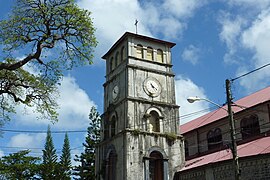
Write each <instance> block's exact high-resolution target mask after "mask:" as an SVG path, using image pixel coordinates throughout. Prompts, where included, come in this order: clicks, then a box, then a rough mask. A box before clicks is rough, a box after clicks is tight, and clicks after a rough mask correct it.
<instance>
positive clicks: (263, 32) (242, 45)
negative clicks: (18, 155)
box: [0, 0, 270, 157]
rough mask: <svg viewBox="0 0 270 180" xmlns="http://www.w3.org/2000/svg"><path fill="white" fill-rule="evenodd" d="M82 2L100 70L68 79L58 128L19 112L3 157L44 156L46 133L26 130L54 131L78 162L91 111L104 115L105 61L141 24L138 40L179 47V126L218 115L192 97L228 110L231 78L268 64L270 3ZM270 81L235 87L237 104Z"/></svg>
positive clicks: (262, 75)
mask: <svg viewBox="0 0 270 180" xmlns="http://www.w3.org/2000/svg"><path fill="white" fill-rule="evenodd" d="M76 2H77V4H78V5H79V6H80V7H81V8H84V9H87V10H89V11H91V12H92V14H91V17H92V18H93V22H94V26H95V28H96V33H95V35H96V37H97V40H98V42H99V44H98V46H97V47H96V49H95V53H94V55H95V57H94V64H93V65H90V66H87V67H80V68H75V69H73V70H70V71H67V72H65V76H64V78H63V80H62V82H61V86H60V87H59V91H60V97H59V99H58V103H59V105H60V109H59V114H60V116H59V121H58V122H57V123H55V124H52V123H50V122H48V120H37V119H36V118H35V117H36V114H35V113H33V112H32V111H29V110H25V109H24V108H22V107H18V108H17V114H16V115H15V116H14V117H13V118H12V120H11V121H10V122H9V123H6V124H5V125H4V126H3V127H2V130H4V134H3V135H2V137H0V157H1V156H3V155H7V154H9V153H13V152H17V151H19V150H22V149H30V150H32V153H33V154H34V155H36V156H41V155H42V153H41V150H42V149H43V148H44V142H45V137H46V133H31V132H23V131H45V132H46V130H47V127H48V124H50V126H51V130H52V135H53V141H54V145H55V148H56V149H57V153H58V155H59V156H60V154H61V149H62V145H63V139H64V133H62V132H64V131H69V133H68V135H69V139H70V146H71V154H72V155H73V156H74V155H75V154H78V153H80V152H81V151H82V150H83V147H82V143H83V142H84V140H85V135H86V129H87V127H88V124H89V120H88V114H89V112H90V108H91V106H96V107H97V109H98V111H99V112H100V114H102V113H103V83H104V82H105V78H104V76H105V61H104V60H103V59H101V57H102V55H104V54H105V53H106V52H107V51H108V50H109V48H110V47H111V46H112V45H113V44H114V43H115V42H116V41H117V40H118V39H119V38H120V37H121V36H122V35H123V34H124V33H125V32H126V31H129V32H133V33H135V31H136V27H135V25H134V23H135V20H136V19H137V20H138V34H141V35H146V36H150V37H153V38H157V39H161V40H165V41H170V42H174V43H176V46H174V47H173V48H172V63H173V71H174V73H175V85H176V100H177V104H178V105H179V106H180V110H179V111H180V117H181V118H180V122H181V124H183V123H186V122H188V121H190V120H192V119H195V118H196V117H198V116H201V115H203V114H202V113H198V112H203V113H206V112H208V111H209V109H213V108H216V107H213V105H211V104H209V103H208V102H203V101H201V102H196V103H193V104H189V103H188V102H187V101H186V99H187V97H189V96H198V97H200V98H207V99H210V100H211V101H213V102H215V103H218V104H221V105H222V104H224V103H225V102H226V90H225V80H226V79H231V78H235V77H239V76H241V75H242V74H245V73H247V72H249V71H252V70H254V69H256V68H259V67H261V66H263V65H265V64H268V63H269V62H270V46H269V43H270V0H258V1H255V0H147V1H146V0H91V1H90V0H77V1H76ZM13 5H15V3H14V0H0V20H1V19H5V18H7V15H8V13H10V12H11V7H12V6H13ZM21 56H23V54H22V55H21ZM0 57H1V52H0ZM269 77H270V67H266V68H263V69H261V70H259V71H256V72H254V73H252V74H250V75H248V76H244V77H243V78H240V79H238V80H236V81H234V82H233V84H232V94H233V98H234V99H240V98H241V97H244V96H246V95H248V94H251V93H253V92H255V91H258V90H260V89H262V88H265V87H267V86H269V85H270V78H269ZM8 130H12V131H14V130H15V131H16V132H10V131H8ZM19 131H21V132H19ZM59 131H60V132H59ZM70 131H82V132H76V133H75V132H70ZM57 132H58V133H57Z"/></svg>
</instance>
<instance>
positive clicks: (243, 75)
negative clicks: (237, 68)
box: [231, 63, 270, 81]
mask: <svg viewBox="0 0 270 180" xmlns="http://www.w3.org/2000/svg"><path fill="white" fill-rule="evenodd" d="M269 65H270V63H268V64H265V65H263V66H261V67H259V68H257V69H254V70H252V71H249V72H247V73H245V74H242V75H240V76H238V77H236V78H233V79H231V81H235V80H237V79H240V78H242V77H245V76H247V75H249V74H251V73H254V72H256V71H258V70H260V69H263V68H265V67H267V66H269Z"/></svg>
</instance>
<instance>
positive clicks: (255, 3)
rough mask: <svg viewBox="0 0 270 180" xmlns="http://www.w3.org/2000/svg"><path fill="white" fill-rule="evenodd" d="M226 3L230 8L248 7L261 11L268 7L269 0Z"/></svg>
mask: <svg viewBox="0 0 270 180" xmlns="http://www.w3.org/2000/svg"><path fill="white" fill-rule="evenodd" d="M228 3H229V4H230V5H231V6H235V5H236V6H241V7H250V8H252V9H257V10H261V9H264V8H265V7H267V6H269V5H270V1H269V0H259V1H254V0H229V1H228Z"/></svg>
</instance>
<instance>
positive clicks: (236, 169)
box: [226, 79, 240, 180]
mask: <svg viewBox="0 0 270 180" xmlns="http://www.w3.org/2000/svg"><path fill="white" fill-rule="evenodd" d="M226 95H227V105H228V116H229V120H230V128H231V131H230V132H231V141H232V147H231V150H232V155H233V167H234V172H235V179H236V180H240V168H239V162H238V156H237V144H236V137H235V123H234V119H233V112H232V93H231V81H230V80H229V79H226Z"/></svg>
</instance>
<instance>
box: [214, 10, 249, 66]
mask: <svg viewBox="0 0 270 180" xmlns="http://www.w3.org/2000/svg"><path fill="white" fill-rule="evenodd" d="M219 23H220V24H221V26H222V30H221V32H220V34H219V37H220V39H221V41H223V42H224V43H225V44H226V46H227V48H228V52H227V53H226V54H225V55H224V62H225V63H238V62H237V60H238V58H237V56H236V55H235V54H236V52H237V48H238V46H239V43H238V40H239V37H240V35H241V32H242V28H243V26H244V25H245V24H246V20H245V19H244V18H242V17H240V16H237V17H233V18H232V15H231V14H229V13H221V16H220V18H219Z"/></svg>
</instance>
